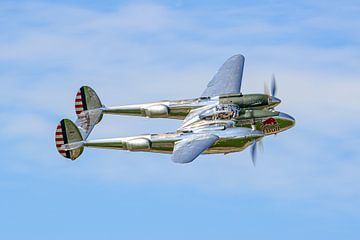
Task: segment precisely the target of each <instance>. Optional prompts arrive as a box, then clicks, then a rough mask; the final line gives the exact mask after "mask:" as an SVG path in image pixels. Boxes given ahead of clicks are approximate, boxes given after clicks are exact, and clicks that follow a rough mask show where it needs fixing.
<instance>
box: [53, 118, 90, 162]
mask: <svg viewBox="0 0 360 240" xmlns="http://www.w3.org/2000/svg"><path fill="white" fill-rule="evenodd" d="M55 144H56V149H57V150H58V152H59V153H60V154H61V155H62V156H63V157H66V158H69V159H71V160H75V159H76V158H78V157H79V156H80V155H81V153H82V152H83V150H84V147H83V138H82V136H81V133H80V131H79V129H78V127H77V126H76V125H75V123H73V122H72V121H71V120H69V119H63V120H61V121H60V123H59V124H58V125H57V127H56V132H55ZM69 144H70V145H73V147H72V148H69ZM74 145H75V147H74Z"/></svg>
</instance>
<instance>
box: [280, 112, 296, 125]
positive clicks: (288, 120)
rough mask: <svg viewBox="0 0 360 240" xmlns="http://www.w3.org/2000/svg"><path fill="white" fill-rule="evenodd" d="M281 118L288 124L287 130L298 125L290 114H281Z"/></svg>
mask: <svg viewBox="0 0 360 240" xmlns="http://www.w3.org/2000/svg"><path fill="white" fill-rule="evenodd" d="M279 118H281V119H283V120H284V121H285V122H286V123H287V127H286V128H287V129H289V128H292V127H293V126H295V123H296V121H295V118H293V117H292V116H290V115H289V114H287V113H283V112H281V113H280V114H279Z"/></svg>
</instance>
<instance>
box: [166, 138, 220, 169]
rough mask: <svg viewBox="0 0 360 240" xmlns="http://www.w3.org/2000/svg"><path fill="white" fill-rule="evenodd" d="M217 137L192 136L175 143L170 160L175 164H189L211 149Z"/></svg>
mask: <svg viewBox="0 0 360 240" xmlns="http://www.w3.org/2000/svg"><path fill="white" fill-rule="evenodd" d="M218 139H219V137H218V136H216V135H213V134H194V135H191V136H189V137H187V138H184V139H182V140H180V141H178V142H176V143H175V147H174V152H173V155H172V157H171V159H172V160H173V161H174V162H176V163H189V162H192V161H193V160H194V159H195V158H197V157H198V156H199V155H200V154H201V153H202V152H204V151H205V150H206V149H208V148H209V147H211V146H212V145H213V144H214V143H215V142H216V141H217V140H218Z"/></svg>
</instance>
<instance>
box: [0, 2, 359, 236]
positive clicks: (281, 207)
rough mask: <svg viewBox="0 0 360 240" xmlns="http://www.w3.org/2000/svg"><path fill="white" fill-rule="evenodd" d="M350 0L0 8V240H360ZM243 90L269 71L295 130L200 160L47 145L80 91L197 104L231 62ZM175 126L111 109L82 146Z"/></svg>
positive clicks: (256, 87)
mask: <svg viewBox="0 0 360 240" xmlns="http://www.w3.org/2000/svg"><path fill="white" fill-rule="evenodd" d="M359 11H360V4H359V3H358V2H357V1H342V2H341V4H339V2H338V1H317V3H314V2H313V1H292V2H291V3H289V2H288V1H227V2H221V3H219V2H217V1H198V2H196V3H193V2H192V1H123V2H119V1H107V2H106V4H105V3H103V2H102V1H91V2H90V1H85V0H83V1H71V0H67V1H59V2H58V3H56V2H55V1H16V2H14V1H1V3H0V13H1V14H0V79H1V80H0V81H1V88H0V94H1V102H0V106H1V108H0V109H1V111H0V116H1V124H0V134H1V135H2V138H1V139H0V143H1V146H2V157H1V161H0V190H1V198H0V213H1V214H0V238H1V239H24V238H27V239H49V238H51V239H64V238H67V239H85V238H86V239H99V238H106V239H144V238H148V239H169V238H171V239H184V238H188V239H195V238H201V239H204V238H206V239H220V238H221V239H239V238H255V239H262V238H267V239H279V238H280V239H284V238H291V239H304V238H308V239H314V238H317V239H319V238H320V239H324V238H327V239H339V238H346V239H358V236H359V228H360V206H359V203H360V151H359V147H358V146H359V145H360V140H359V137H358V135H356V134H357V133H358V132H359V130H360V127H359V117H360V108H359V106H358V104H359V90H360V81H359V78H360V61H359V59H360V45H359V43H360V31H359V30H360V15H359ZM237 53H242V54H244V55H245V57H246V63H245V64H246V65H245V72H244V78H243V85H242V92H244V93H248V92H262V91H263V83H264V82H265V81H269V80H270V78H271V75H272V74H273V73H275V74H276V77H277V83H278V89H279V91H278V96H279V98H281V99H282V100H283V102H282V104H281V105H280V106H279V107H278V110H281V111H284V112H287V113H289V114H291V115H292V116H294V117H295V118H296V120H297V125H296V127H295V128H293V129H290V130H289V131H287V132H285V133H282V134H279V135H278V136H276V137H268V138H266V139H265V140H264V148H265V151H264V154H260V155H259V159H258V164H257V167H256V168H254V167H253V166H252V164H251V160H250V153H249V151H248V150H246V151H244V152H241V153H236V154H230V155H227V156H223V155H212V156H201V157H199V158H198V159H197V160H196V161H195V162H193V163H191V164H188V165H177V164H174V163H172V162H171V160H170V157H169V156H168V155H160V154H148V153H128V152H122V151H109V150H93V149H86V151H85V152H84V154H83V155H82V156H81V157H80V158H79V159H78V160H77V161H75V162H71V161H67V160H66V159H63V158H62V157H61V156H60V155H59V154H58V153H57V152H56V149H55V146H54V131H55V127H56V125H57V123H58V121H59V120H61V119H62V118H70V119H73V120H75V112H74V109H73V105H74V103H73V101H74V98H75V94H76V92H77V90H78V88H79V87H80V86H82V85H89V86H92V87H93V88H94V89H95V90H96V91H97V92H98V94H99V96H100V98H101V100H102V102H103V103H104V104H105V105H108V106H111V105H120V104H131V103H141V102H147V101H157V100H163V99H181V98H192V97H197V96H199V95H200V94H201V93H202V91H203V90H204V88H205V86H206V84H207V82H208V81H209V80H210V79H211V77H212V75H213V74H214V73H215V71H216V70H217V69H218V68H219V66H220V65H221V64H222V63H223V62H224V61H225V60H226V59H227V58H228V57H230V56H232V55H234V54H237ZM179 124H180V122H178V121H176V120H166V119H163V120H161V119H160V120H159V119H143V118H133V117H121V116H118V117H117V116H105V117H104V119H103V121H102V122H101V124H100V125H99V126H97V127H96V128H95V130H94V132H93V133H92V136H91V137H90V138H92V139H94V138H101V137H116V136H130V135H136V134H141V133H160V132H168V131H173V130H175V129H176V128H177V127H178V126H179Z"/></svg>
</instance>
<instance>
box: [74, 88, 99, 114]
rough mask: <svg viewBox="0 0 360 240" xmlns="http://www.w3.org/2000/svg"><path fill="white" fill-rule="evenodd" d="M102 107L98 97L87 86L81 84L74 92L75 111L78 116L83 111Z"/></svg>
mask: <svg viewBox="0 0 360 240" xmlns="http://www.w3.org/2000/svg"><path fill="white" fill-rule="evenodd" d="M101 107H103V105H102V104H101V101H100V98H99V97H98V95H97V94H96V92H95V91H94V89H92V88H91V87H89V86H82V87H81V88H80V89H79V91H78V92H77V94H76V98H75V112H76V115H77V116H78V117H79V116H80V114H81V113H82V112H83V111H87V110H93V109H98V108H101Z"/></svg>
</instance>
